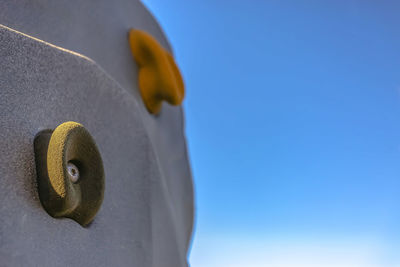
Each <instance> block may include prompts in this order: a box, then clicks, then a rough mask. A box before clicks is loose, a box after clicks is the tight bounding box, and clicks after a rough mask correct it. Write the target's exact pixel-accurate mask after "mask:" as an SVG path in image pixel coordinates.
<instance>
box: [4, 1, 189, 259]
mask: <svg viewBox="0 0 400 267" xmlns="http://www.w3.org/2000/svg"><path fill="white" fill-rule="evenodd" d="M0 24H1V25H2V26H0V44H1V45H0V59H1V61H0V129H1V130H0V161H1V163H0V203H1V205H0V261H1V264H4V266H112V265H114V266H187V262H186V256H187V255H186V254H187V250H188V246H189V243H190V239H191V232H192V225H193V186H192V178H191V172H190V166H189V161H188V156H187V150H186V142H185V136H184V118H183V110H182V108H181V107H172V106H170V105H168V104H165V103H164V104H163V107H162V110H161V112H160V114H159V115H157V116H154V115H151V114H149V113H148V112H147V110H146V108H145V106H144V104H143V101H142V99H141V97H140V93H139V89H138V86H137V84H138V81H137V72H138V68H137V66H136V64H135V62H134V60H133V58H132V55H131V54H130V50H129V43H128V41H127V33H128V31H129V29H130V28H135V29H140V30H144V31H146V32H148V33H150V34H151V35H152V36H153V37H154V38H155V39H156V40H157V41H158V42H159V43H160V44H161V45H162V46H163V47H164V48H165V49H166V50H167V51H170V52H172V51H171V48H170V46H169V44H168V42H167V40H166V38H165V36H164V34H163V32H162V31H161V29H160V27H159V25H158V24H157V22H156V21H155V20H154V18H153V17H152V16H151V14H150V13H149V12H148V11H147V10H146V9H145V8H144V6H143V5H142V4H141V3H140V2H139V1H131V0H130V1H125V0H120V1H106V0H101V1H77V0H75V1H64V0H63V1H18V2H17V1H4V2H3V3H2V8H1V9H0ZM65 121H76V122H79V123H81V124H83V125H84V126H85V128H86V129H87V130H88V131H89V132H90V134H91V135H92V137H93V138H94V140H95V142H96V143H97V146H98V148H99V151H100V154H101V157H102V159H103V165H104V172H105V193H104V201H103V204H102V206H101V208H100V210H99V212H98V214H97V215H96V217H95V219H94V221H93V222H92V223H91V224H90V225H89V226H88V227H86V228H84V227H82V226H81V225H79V224H78V223H76V222H75V221H73V220H71V219H66V218H65V219H64V218H63V219H55V218H53V217H50V216H49V215H48V214H47V213H46V211H45V210H44V209H43V207H42V206H41V203H40V201H39V197H38V190H37V184H36V176H37V174H36V168H35V151H34V148H33V141H34V138H35V136H36V135H37V134H38V133H39V132H40V131H42V130H45V129H54V128H56V127H57V126H58V125H59V124H61V123H63V122H65ZM2 266H3V265H2Z"/></svg>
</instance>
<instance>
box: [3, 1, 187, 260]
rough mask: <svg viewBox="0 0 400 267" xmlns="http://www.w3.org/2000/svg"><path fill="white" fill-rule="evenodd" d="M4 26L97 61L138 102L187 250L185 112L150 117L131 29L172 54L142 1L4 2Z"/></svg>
mask: <svg viewBox="0 0 400 267" xmlns="http://www.w3.org/2000/svg"><path fill="white" fill-rule="evenodd" d="M0 24H3V25H5V26H8V27H11V28H13V29H15V30H18V31H20V32H23V33H25V34H28V35H31V36H33V37H36V38H39V39H41V40H44V41H46V42H49V43H51V44H54V45H57V46H60V47H62V48H65V49H69V50H72V51H74V52H77V53H80V54H82V55H85V56H87V57H89V58H91V59H92V60H94V61H95V62H96V63H97V64H98V65H99V66H100V67H101V68H102V69H104V71H105V72H106V73H107V74H108V75H110V77H112V79H114V80H115V81H116V82H117V83H118V84H119V85H120V87H121V88H122V89H123V90H124V91H126V92H128V94H129V95H132V96H133V97H134V99H135V100H136V103H137V112H139V113H140V114H141V115H140V117H141V119H142V121H143V125H144V127H145V128H146V132H147V134H148V137H149V139H150V142H151V143H152V146H153V149H154V151H155V155H156V157H157V160H158V164H159V168H160V169H161V173H162V182H163V184H164V186H165V189H166V192H167V193H166V194H167V197H168V201H169V202H170V203H171V209H172V211H171V212H172V213H173V214H174V215H173V218H174V221H175V223H174V225H175V226H176V228H177V230H176V231H178V232H182V235H180V238H179V241H178V243H179V247H180V250H181V251H183V250H187V249H188V247H189V244H190V239H191V232H192V225H193V215H194V214H193V206H194V203H193V186H192V178H191V170H190V166H189V161H188V155H187V151H186V142H185V135H184V129H183V128H184V116H183V110H182V108H181V107H172V106H170V105H168V104H166V103H164V104H163V107H162V110H161V113H160V114H159V115H158V116H153V115H151V114H149V113H148V112H147V110H146V107H145V105H144V104H143V101H142V99H141V97H140V93H139V88H138V86H137V85H138V81H137V74H138V69H137V66H136V64H135V62H134V60H133V59H132V55H131V53H130V50H129V43H128V31H129V29H130V28H135V29H141V30H144V31H146V32H148V33H150V34H151V35H152V36H153V37H154V38H155V39H156V40H157V41H158V42H159V43H160V44H161V45H162V46H163V47H164V48H165V49H166V50H168V51H169V52H171V53H172V49H171V46H170V44H169V43H168V41H167V38H166V37H165V35H164V33H163V31H162V30H161V28H160V26H159V25H158V23H157V21H156V20H155V19H154V17H153V16H152V15H151V14H150V13H149V11H148V10H147V9H146V8H145V7H144V6H143V4H142V3H141V2H140V1H139V0H113V1H110V0H86V1H82V0H57V1H52V0H18V1H14V0H3V1H2V2H1V8H0ZM31 53H35V52H34V51H32V52H31ZM186 90H190V88H186ZM69 112H74V111H72V110H69ZM110 112H113V111H112V107H110ZM116 118H117V117H116ZM156 215H157V214H156ZM160 253H167V252H166V251H162V250H161V251H160ZM167 255H168V254H167Z"/></svg>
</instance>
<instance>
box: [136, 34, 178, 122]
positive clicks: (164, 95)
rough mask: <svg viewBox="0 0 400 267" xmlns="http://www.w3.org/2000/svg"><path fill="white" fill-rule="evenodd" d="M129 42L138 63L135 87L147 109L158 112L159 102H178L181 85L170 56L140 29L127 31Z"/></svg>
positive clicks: (176, 103)
mask: <svg viewBox="0 0 400 267" xmlns="http://www.w3.org/2000/svg"><path fill="white" fill-rule="evenodd" d="M129 44H130V48H131V52H132V55H133V57H134V59H135V61H136V63H137V64H138V66H139V75H138V80H139V89H140V93H141V95H142V98H143V101H144V103H145V105H146V108H147V110H148V111H149V112H150V113H152V114H158V113H159V112H160V110H161V105H162V101H167V102H168V103H169V104H171V105H174V106H176V105H180V104H181V103H182V101H183V98H184V94H185V88H184V84H183V79H182V76H181V74H180V71H179V68H178V66H177V65H176V63H175V60H174V58H173V57H172V55H171V54H170V53H169V52H168V51H167V50H165V49H164V48H163V47H162V46H161V45H160V44H159V43H158V42H157V40H155V39H154V38H153V37H152V36H151V35H149V34H148V33H145V32H143V31H140V30H135V29H131V30H130V31H129Z"/></svg>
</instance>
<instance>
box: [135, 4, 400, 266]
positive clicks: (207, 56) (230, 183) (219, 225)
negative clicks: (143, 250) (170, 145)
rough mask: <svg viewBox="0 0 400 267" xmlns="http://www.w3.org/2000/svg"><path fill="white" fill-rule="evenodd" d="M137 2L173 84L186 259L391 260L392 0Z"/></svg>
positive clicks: (399, 188)
mask: <svg viewBox="0 0 400 267" xmlns="http://www.w3.org/2000/svg"><path fill="white" fill-rule="evenodd" d="M143 2H144V3H145V4H146V5H147V6H148V7H149V8H150V10H151V11H152V12H153V14H154V15H155V17H156V18H157V19H158V20H159V22H160V24H161V25H162V27H163V29H164V30H165V32H166V34H167V36H168V38H169V40H170V42H171V44H172V46H173V48H174V51H175V56H176V59H177V61H178V64H179V66H180V68H181V70H182V72H183V75H184V78H185V82H186V91H187V96H186V99H185V103H184V107H185V111H186V133H187V138H188V144H189V152H190V157H191V163H192V168H193V175H194V182H195V190H196V206H197V215H196V228H195V233H194V241H193V245H192V251H191V255H190V261H191V265H192V267H214V266H215V267H216V266H221V267H233V266H234V267H236V266H250V267H252V266H257V267H258V266H277V267H280V266H340V267H342V266H363V267H364V266H374V267H375V266H391V267H394V266H400V253H399V251H400V2H398V1H361V0H360V1H353V0H346V1H344V0H343V1H342V0H338V1H337V0H332V1H278V0H276V1H261V0H252V1H250V0H249V1H239V0H231V1H223V0H214V1H212V0H204V1H187V0H170V1H165V0H144V1H143Z"/></svg>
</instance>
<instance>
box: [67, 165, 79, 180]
mask: <svg viewBox="0 0 400 267" xmlns="http://www.w3.org/2000/svg"><path fill="white" fill-rule="evenodd" d="M67 171H68V176H69V179H70V180H71V182H73V183H76V182H78V180H79V169H78V167H77V166H76V165H75V164H73V163H72V162H68V163H67Z"/></svg>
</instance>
